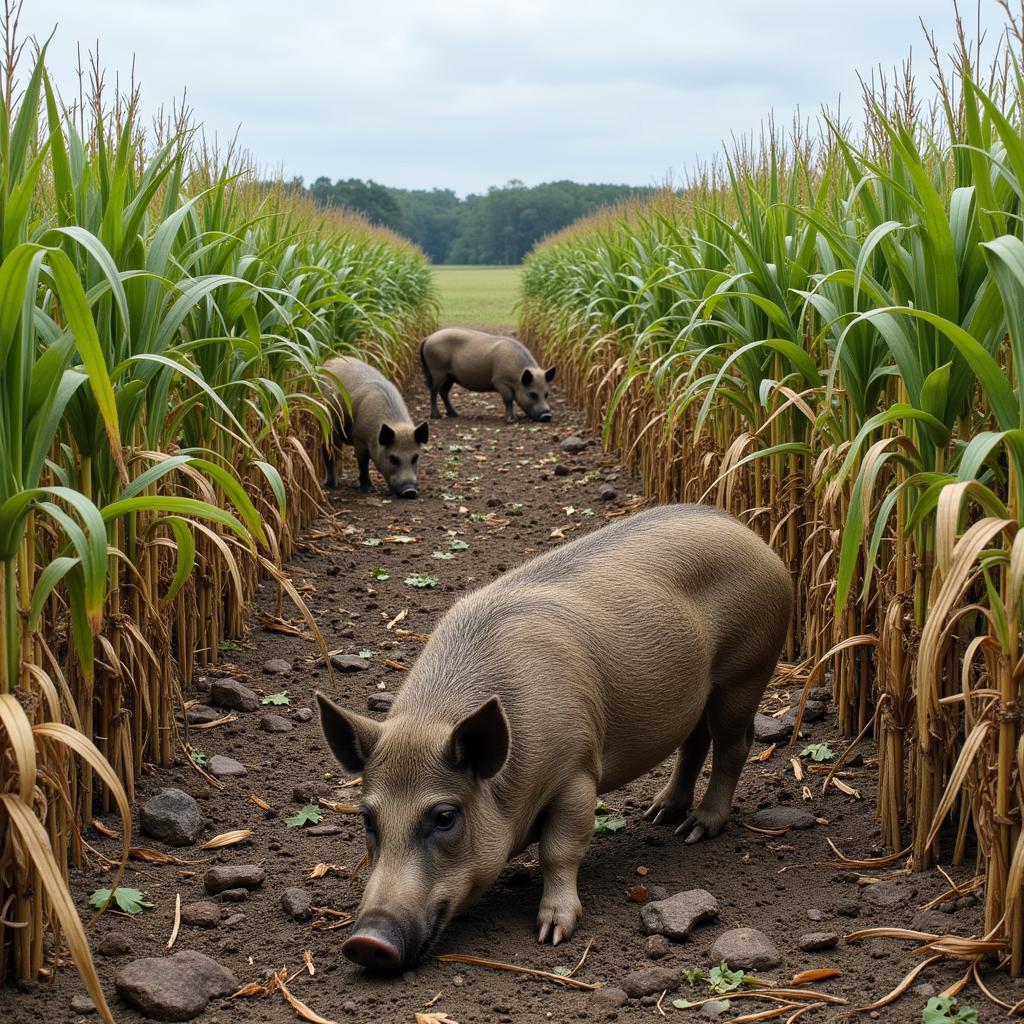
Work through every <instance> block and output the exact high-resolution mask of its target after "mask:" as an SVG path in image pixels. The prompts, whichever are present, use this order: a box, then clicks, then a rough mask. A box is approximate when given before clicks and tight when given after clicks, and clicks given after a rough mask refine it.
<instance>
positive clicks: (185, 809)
mask: <svg viewBox="0 0 1024 1024" xmlns="http://www.w3.org/2000/svg"><path fill="white" fill-rule="evenodd" d="M139 825H140V827H141V828H142V831H143V832H144V833H145V834H146V835H147V836H149V837H150V838H152V839H161V840H163V841H164V842H165V843H168V844H169V845H171V846H191V845H192V844H193V843H194V842H195V841H196V840H197V839H198V838H199V833H200V831H201V830H202V827H203V815H202V813H201V812H200V810H199V804H197V803H196V802H195V800H193V799H192V797H190V796H189V795H188V793H184V792H182V791H181V790H180V789H163V790H161V791H160V792H159V793H157V795H156V796H153V797H150V798H149V799H148V800H147V801H146V802H145V803H144V804H143V805H142V808H141V809H140V811H139Z"/></svg>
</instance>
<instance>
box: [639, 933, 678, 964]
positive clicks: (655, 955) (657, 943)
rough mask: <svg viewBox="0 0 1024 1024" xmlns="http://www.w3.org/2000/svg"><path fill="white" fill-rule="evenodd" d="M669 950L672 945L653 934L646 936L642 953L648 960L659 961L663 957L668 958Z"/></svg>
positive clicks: (665, 939) (663, 938) (660, 936)
mask: <svg viewBox="0 0 1024 1024" xmlns="http://www.w3.org/2000/svg"><path fill="white" fill-rule="evenodd" d="M671 949H672V943H671V942H669V941H668V939H667V938H665V936H664V935H657V934H655V935H648V936H647V944H646V946H645V947H644V953H645V954H646V955H647V959H648V960H660V959H661V958H662V957H663V956H668V954H669V952H670V951H671Z"/></svg>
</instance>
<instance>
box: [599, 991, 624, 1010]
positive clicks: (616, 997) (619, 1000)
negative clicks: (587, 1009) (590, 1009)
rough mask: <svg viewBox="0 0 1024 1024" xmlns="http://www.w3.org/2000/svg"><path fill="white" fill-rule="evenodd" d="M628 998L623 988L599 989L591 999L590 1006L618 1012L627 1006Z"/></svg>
mask: <svg viewBox="0 0 1024 1024" xmlns="http://www.w3.org/2000/svg"><path fill="white" fill-rule="evenodd" d="M628 998H629V996H627V995H626V993H625V992H623V991H622V989H621V988H599V989H598V990H597V991H596V992H595V993H594V994H593V995H592V996H591V997H590V1005H591V1006H594V1007H597V1008H599V1009H603V1010H617V1009H618V1008H619V1007H620V1006H625V1005H626V1000H627V999H628Z"/></svg>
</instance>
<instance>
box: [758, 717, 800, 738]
mask: <svg viewBox="0 0 1024 1024" xmlns="http://www.w3.org/2000/svg"><path fill="white" fill-rule="evenodd" d="M792 734H793V723H792V721H789V722H787V721H786V719H785V718H769V717H768V716H767V715H762V714H756V715H754V739H755V740H757V741H758V742H759V743H779V742H781V741H782V740H788V739H789V737H790V736H791V735H792Z"/></svg>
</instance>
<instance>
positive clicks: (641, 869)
mask: <svg viewBox="0 0 1024 1024" xmlns="http://www.w3.org/2000/svg"><path fill="white" fill-rule="evenodd" d="M650 870H651V869H650V868H648V867H644V865H643V864H641V865H640V867H638V868H637V869H636V873H637V874H638V875H639V876H640V877H641V878H643V877H644V876H645V875H646V874H647V873H648V872H649V871H650Z"/></svg>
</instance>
